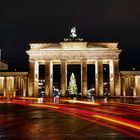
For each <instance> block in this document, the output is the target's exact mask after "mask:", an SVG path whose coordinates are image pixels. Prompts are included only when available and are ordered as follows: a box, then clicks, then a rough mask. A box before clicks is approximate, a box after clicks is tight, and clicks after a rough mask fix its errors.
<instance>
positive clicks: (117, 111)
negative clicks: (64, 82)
mask: <svg viewBox="0 0 140 140" xmlns="http://www.w3.org/2000/svg"><path fill="white" fill-rule="evenodd" d="M119 101H120V99H117V100H116V101H115V102H114V101H110V102H109V101H107V102H106V101H104V100H103V99H102V100H99V101H96V103H95V102H93V101H89V102H88V101H83V102H82V101H78V102H77V101H74V102H73V101H71V100H62V101H60V102H59V103H58V102H56V103H54V102H47V99H46V101H45V102H43V103H38V102H37V100H35V101H33V100H9V101H4V100H2V99H1V100H0V140H19V139H20V140H65V139H66V140H79V139H80V140H93V139H95V140H105V139H107V140H132V139H133V140H134V139H139V137H140V133H139V131H140V130H139V127H138V124H139V122H138V121H139V120H140V119H139V115H138V114H139V113H140V112H136V113H135V114H133V113H134V112H133V111H136V110H139V109H140V106H139V105H138V103H139V101H138V100H133V99H131V100H122V101H123V103H122V101H121V102H119ZM124 102H131V103H132V102H133V104H128V103H124ZM86 103H87V104H86ZM134 103H136V104H134ZM122 105H123V107H122ZM128 108H129V110H127V109H128ZM90 113H92V114H91V115H90ZM102 114H103V115H102ZM92 115H93V116H92ZM105 115H108V116H109V117H108V118H105ZM103 116H104V118H105V119H104V118H103ZM111 116H112V118H111ZM113 117H114V118H113ZM109 119H110V120H111V122H109V121H110V120H109ZM116 119H118V120H116ZM112 120H113V121H112ZM122 120H123V123H125V121H126V120H127V122H126V124H123V123H120V122H121V121H122ZM128 120H129V121H128ZM117 121H118V122H117ZM134 122H135V124H134ZM128 124H129V125H128ZM135 131H137V133H135Z"/></svg>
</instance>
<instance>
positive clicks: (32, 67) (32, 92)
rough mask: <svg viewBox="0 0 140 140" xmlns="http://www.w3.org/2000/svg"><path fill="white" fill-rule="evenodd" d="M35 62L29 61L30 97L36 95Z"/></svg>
mask: <svg viewBox="0 0 140 140" xmlns="http://www.w3.org/2000/svg"><path fill="white" fill-rule="evenodd" d="M34 65H35V62H34V61H29V83H28V96H29V97H31V96H33V95H34V72H35V70H34Z"/></svg>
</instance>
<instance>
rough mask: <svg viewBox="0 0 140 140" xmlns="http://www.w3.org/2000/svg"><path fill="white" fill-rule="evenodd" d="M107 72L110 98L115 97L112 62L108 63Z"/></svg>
mask: <svg viewBox="0 0 140 140" xmlns="http://www.w3.org/2000/svg"><path fill="white" fill-rule="evenodd" d="M109 72H110V96H115V94H114V62H113V60H111V61H110V63H109Z"/></svg>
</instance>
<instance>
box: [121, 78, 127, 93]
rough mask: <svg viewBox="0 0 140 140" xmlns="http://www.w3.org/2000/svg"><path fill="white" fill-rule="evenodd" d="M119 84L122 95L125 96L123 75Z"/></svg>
mask: <svg viewBox="0 0 140 140" xmlns="http://www.w3.org/2000/svg"><path fill="white" fill-rule="evenodd" d="M121 85H122V95H123V96H125V95H126V90H125V77H124V76H122V79H121Z"/></svg>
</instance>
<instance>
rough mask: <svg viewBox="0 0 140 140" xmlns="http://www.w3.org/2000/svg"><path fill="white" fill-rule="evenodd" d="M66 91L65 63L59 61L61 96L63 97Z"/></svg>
mask: <svg viewBox="0 0 140 140" xmlns="http://www.w3.org/2000/svg"><path fill="white" fill-rule="evenodd" d="M66 90H67V62H66V60H61V91H62V96H65V93H66Z"/></svg>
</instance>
